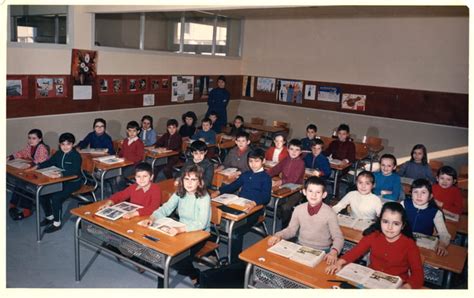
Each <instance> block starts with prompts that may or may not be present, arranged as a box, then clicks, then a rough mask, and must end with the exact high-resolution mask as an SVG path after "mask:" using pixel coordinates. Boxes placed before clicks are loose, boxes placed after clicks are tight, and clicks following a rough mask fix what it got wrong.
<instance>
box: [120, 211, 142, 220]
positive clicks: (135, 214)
mask: <svg viewBox="0 0 474 298" xmlns="http://www.w3.org/2000/svg"><path fill="white" fill-rule="evenodd" d="M139 215H140V214H139V213H138V211H133V212H130V213H126V214H124V215H123V216H122V217H123V218H125V219H130V218H133V217H135V216H139Z"/></svg>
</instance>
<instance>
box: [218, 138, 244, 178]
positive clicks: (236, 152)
mask: <svg viewBox="0 0 474 298" xmlns="http://www.w3.org/2000/svg"><path fill="white" fill-rule="evenodd" d="M235 144H236V145H237V146H235V147H234V148H232V149H231V150H230V151H229V153H228V154H227V156H226V157H225V160H224V163H223V164H222V166H220V167H219V169H220V170H222V169H224V168H237V169H238V170H239V171H240V172H241V173H243V172H246V171H249V170H250V168H249V165H248V160H247V155H248V154H249V151H250V147H249V145H250V136H249V134H248V133H247V132H245V131H243V132H240V133H238V134H237V135H236V137H235Z"/></svg>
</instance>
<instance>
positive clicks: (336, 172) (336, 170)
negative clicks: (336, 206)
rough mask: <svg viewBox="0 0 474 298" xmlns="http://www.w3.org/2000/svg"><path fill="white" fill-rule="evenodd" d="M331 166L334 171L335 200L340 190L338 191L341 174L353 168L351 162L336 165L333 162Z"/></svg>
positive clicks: (333, 191)
mask: <svg viewBox="0 0 474 298" xmlns="http://www.w3.org/2000/svg"><path fill="white" fill-rule="evenodd" d="M329 166H330V167H331V169H333V170H334V184H333V190H332V195H333V197H334V198H336V196H337V195H338V191H337V190H338V189H337V184H338V180H339V174H340V173H342V172H343V171H344V170H346V169H347V168H349V167H350V166H351V163H350V162H341V163H340V164H334V163H332V162H330V163H329Z"/></svg>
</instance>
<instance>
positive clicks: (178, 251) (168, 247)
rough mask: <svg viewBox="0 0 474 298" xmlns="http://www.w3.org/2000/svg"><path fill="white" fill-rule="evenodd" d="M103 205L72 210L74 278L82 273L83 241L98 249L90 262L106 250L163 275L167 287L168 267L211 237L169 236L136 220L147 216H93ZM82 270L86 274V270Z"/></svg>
mask: <svg viewBox="0 0 474 298" xmlns="http://www.w3.org/2000/svg"><path fill="white" fill-rule="evenodd" d="M102 204H103V202H97V203H93V204H89V205H85V206H82V207H79V208H75V209H72V210H71V213H72V214H74V215H76V216H78V219H77V220H76V225H75V231H74V254H75V274H76V281H80V280H81V278H82V276H83V275H82V273H81V260H80V244H86V245H89V246H92V247H93V248H96V249H97V251H96V255H95V256H94V257H93V258H92V259H91V261H90V262H93V261H94V260H95V257H96V256H97V254H98V253H100V251H106V252H107V253H109V254H111V255H113V256H115V257H117V258H119V259H121V260H122V261H126V262H129V263H132V264H134V265H135V266H138V267H140V268H142V269H144V270H146V271H148V272H150V273H152V274H154V275H156V276H159V277H162V278H163V279H164V287H165V288H167V287H168V286H169V270H170V266H171V265H173V264H175V263H177V262H179V261H180V260H182V259H183V258H185V257H187V256H189V254H190V249H191V248H192V247H193V246H194V245H196V244H198V243H200V242H201V241H204V240H205V239H207V238H208V237H209V236H210V234H209V233H208V232H205V231H194V232H186V233H182V234H178V235H176V236H168V235H166V234H163V233H160V232H158V231H154V230H152V229H149V228H147V227H142V226H140V225H138V222H139V221H141V220H143V219H145V218H147V217H146V216H139V217H135V218H132V219H129V220H127V219H123V218H121V219H118V220H116V221H111V220H108V219H105V218H102V217H99V216H95V215H94V213H95V212H96V211H97V209H98V207H99V206H101V205H102ZM145 236H151V237H154V238H155V239H159V240H158V241H153V240H150V239H148V238H146V237H145ZM107 245H112V246H115V247H117V248H118V247H121V248H122V249H125V250H127V251H128V252H130V253H133V255H134V256H135V257H136V258H139V259H141V260H144V261H146V262H149V263H150V264H152V265H154V266H156V267H159V268H161V269H163V273H161V272H160V271H159V270H154V269H153V268H150V267H146V266H143V265H142V264H140V263H138V262H136V261H134V260H131V259H130V258H128V257H126V256H124V255H122V254H118V253H116V252H114V251H112V250H110V249H108V248H106V247H104V246H107ZM91 265H92V263H88V266H91ZM83 273H84V274H85V272H83Z"/></svg>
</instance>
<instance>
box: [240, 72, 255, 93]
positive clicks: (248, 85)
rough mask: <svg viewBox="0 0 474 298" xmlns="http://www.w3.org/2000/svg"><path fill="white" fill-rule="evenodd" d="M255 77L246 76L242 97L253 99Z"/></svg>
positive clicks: (243, 82)
mask: <svg viewBox="0 0 474 298" xmlns="http://www.w3.org/2000/svg"><path fill="white" fill-rule="evenodd" d="M254 83H255V77H252V76H244V77H243V80H242V96H246V97H253V86H254Z"/></svg>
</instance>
